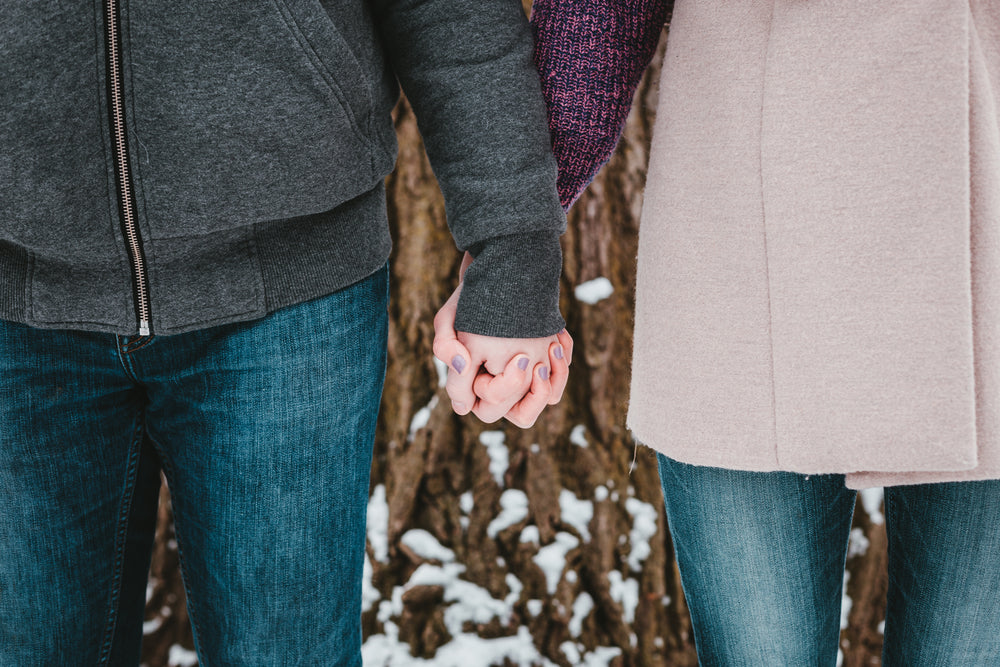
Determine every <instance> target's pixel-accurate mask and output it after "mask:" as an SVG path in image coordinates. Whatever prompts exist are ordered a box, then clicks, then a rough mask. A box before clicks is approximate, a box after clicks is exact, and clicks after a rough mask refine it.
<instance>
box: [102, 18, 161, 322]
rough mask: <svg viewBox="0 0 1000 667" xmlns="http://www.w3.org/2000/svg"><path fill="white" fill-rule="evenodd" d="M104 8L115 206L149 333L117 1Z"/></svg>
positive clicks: (141, 315) (142, 319) (138, 310)
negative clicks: (116, 184) (130, 160)
mask: <svg viewBox="0 0 1000 667" xmlns="http://www.w3.org/2000/svg"><path fill="white" fill-rule="evenodd" d="M104 11H105V26H106V28H107V49H108V63H107V65H108V72H107V78H108V114H109V116H110V122H111V135H112V137H111V138H112V145H113V149H114V159H115V175H116V176H117V178H118V208H119V212H120V214H121V223H122V232H123V233H124V235H125V240H126V242H127V247H128V255H129V260H130V261H131V264H132V280H133V298H134V299H135V309H136V315H137V318H138V321H139V322H138V324H139V335H140V336H148V335H150V327H149V322H150V320H151V319H152V317H151V311H150V307H149V282H148V280H147V277H146V262H145V257H144V256H143V252H142V243H141V241H140V239H139V228H138V225H136V221H135V194H134V192H133V191H132V169H131V166H130V164H129V156H128V140H127V135H126V134H125V111H124V103H123V101H124V98H125V93H124V81H123V75H122V69H121V51H122V47H121V32H120V30H119V25H118V1H117V0H105V2H104Z"/></svg>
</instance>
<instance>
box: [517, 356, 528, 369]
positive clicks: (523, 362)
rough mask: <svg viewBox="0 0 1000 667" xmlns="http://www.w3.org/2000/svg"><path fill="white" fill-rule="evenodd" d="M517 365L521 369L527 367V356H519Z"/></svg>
mask: <svg viewBox="0 0 1000 667" xmlns="http://www.w3.org/2000/svg"><path fill="white" fill-rule="evenodd" d="M517 367H518V368H520V369H521V370H522V371H523V370H526V369H527V368H528V357H521V358H520V359H518V360H517Z"/></svg>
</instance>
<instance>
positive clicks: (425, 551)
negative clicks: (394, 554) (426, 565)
mask: <svg viewBox="0 0 1000 667" xmlns="http://www.w3.org/2000/svg"><path fill="white" fill-rule="evenodd" d="M399 541H400V542H401V543H402V544H404V545H405V546H406V547H408V548H409V549H410V551H412V552H413V553H414V554H416V555H417V556H419V557H420V558H423V559H424V560H439V561H441V562H442V563H450V562H452V561H454V560H455V552H454V551H452V550H451V549H449V548H447V547H445V546H443V545H442V544H441V543H440V542H438V540H437V538H436V537H434V536H433V535H431V534H430V533H429V532H427V531H426V530H423V529H422V528H414V529H412V530H408V531H406V532H405V533H404V534H403V536H402V537H401V538H399Z"/></svg>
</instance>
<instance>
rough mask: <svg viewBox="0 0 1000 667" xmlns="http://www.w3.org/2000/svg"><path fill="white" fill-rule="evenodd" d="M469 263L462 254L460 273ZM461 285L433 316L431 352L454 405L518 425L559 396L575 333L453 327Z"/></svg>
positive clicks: (463, 411) (529, 421)
mask: <svg viewBox="0 0 1000 667" xmlns="http://www.w3.org/2000/svg"><path fill="white" fill-rule="evenodd" d="M470 263H471V257H469V256H468V255H467V256H466V258H465V260H464V261H463V264H462V273H463V274H464V272H465V271H464V269H465V268H467V267H468V265H469V264H470ZM461 290H462V286H461V284H459V286H458V288H456V289H455V292H454V293H453V294H452V295H451V297H450V298H449V299H448V301H447V302H446V303H445V304H444V306H442V307H441V310H439V311H438V313H437V315H436V316H435V317H434V356H436V357H437V358H438V359H440V360H441V361H443V362H444V363H446V364H447V365H448V381H447V384H446V388H447V391H448V396H449V398H451V404H452V408H453V409H454V410H455V412H456V413H458V414H460V415H464V414H468V413H469V412H472V413H473V414H475V415H476V416H477V417H479V418H480V419H481V420H483V421H484V422H487V423H492V422H495V421H496V420H498V419H500V418H501V417H507V419H508V420H509V421H510V422H511V423H513V424H515V425H516V426H519V427H521V428H528V427H530V426H532V425H533V424H534V423H535V420H537V419H538V416H539V415H540V414H541V412H542V410H543V409H544V408H545V406H546V405H554V404H556V403H558V402H559V401H560V399H561V398H562V395H563V391H564V390H565V388H566V382H567V380H568V378H569V364H570V362H571V360H572V354H573V339H572V338H571V337H570V335H569V334H568V333H566V331H565V330H563V331H561V332H559V333H558V334H556V335H555V336H549V337H547V338H495V337H491V336H479V335H476V334H470V333H465V332H456V331H455V313H456V311H457V308H458V297H459V294H460V293H461Z"/></svg>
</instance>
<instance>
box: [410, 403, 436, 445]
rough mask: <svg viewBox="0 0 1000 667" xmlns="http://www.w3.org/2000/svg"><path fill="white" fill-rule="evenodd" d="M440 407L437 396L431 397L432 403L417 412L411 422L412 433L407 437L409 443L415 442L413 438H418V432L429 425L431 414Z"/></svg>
mask: <svg viewBox="0 0 1000 667" xmlns="http://www.w3.org/2000/svg"><path fill="white" fill-rule="evenodd" d="M437 405H438V397H437V394H435V395H434V396H432V397H431V402H430V403H428V404H427V405H425V406H424V407H422V408H420V409H419V410H417V414H415V415H413V419H411V420H410V433H409V435H407V436H406V440H407V442H413V438H414V437H416V435H417V431H419V430H420V429H422V428H423V427H425V426H427V423H428V422H429V421H430V420H431V412H433V411H434V408H436V407H437Z"/></svg>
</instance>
